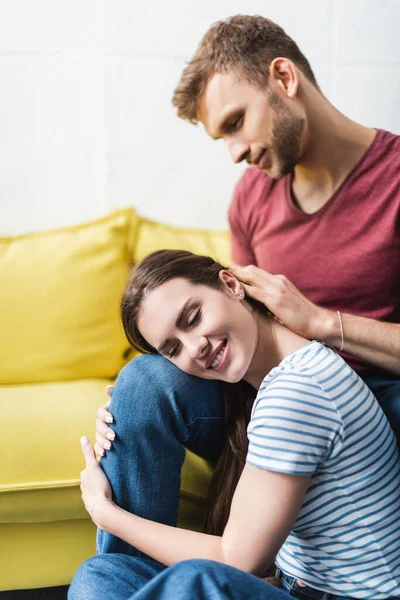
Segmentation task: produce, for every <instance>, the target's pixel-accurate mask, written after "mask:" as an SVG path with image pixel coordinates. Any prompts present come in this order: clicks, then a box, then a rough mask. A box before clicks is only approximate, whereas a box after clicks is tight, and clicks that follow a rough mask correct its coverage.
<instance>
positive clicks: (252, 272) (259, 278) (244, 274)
mask: <svg viewBox="0 0 400 600" xmlns="http://www.w3.org/2000/svg"><path fill="white" fill-rule="evenodd" d="M229 270H230V271H231V273H232V274H233V275H234V276H235V277H237V279H239V281H242V282H244V283H248V284H250V285H259V286H260V287H263V286H265V285H266V284H267V283H269V282H271V283H272V282H273V281H274V278H275V275H271V273H268V272H267V271H263V269H260V268H259V267H255V266H254V265H248V266H247V267H232V268H231V269H229Z"/></svg>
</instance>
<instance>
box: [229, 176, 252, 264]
mask: <svg viewBox="0 0 400 600" xmlns="http://www.w3.org/2000/svg"><path fill="white" fill-rule="evenodd" d="M245 187H246V186H245V176H244V175H243V176H242V178H241V179H240V180H239V182H238V184H237V185H236V188H235V191H234V193H233V199H232V203H231V206H230V209H229V215H228V217H229V226H230V229H231V256H232V261H233V262H234V263H235V264H237V265H243V266H245V265H255V264H257V263H256V257H255V255H254V252H253V249H252V247H251V236H250V231H249V226H248V224H246V217H245V211H244V206H243V194H244V193H245Z"/></svg>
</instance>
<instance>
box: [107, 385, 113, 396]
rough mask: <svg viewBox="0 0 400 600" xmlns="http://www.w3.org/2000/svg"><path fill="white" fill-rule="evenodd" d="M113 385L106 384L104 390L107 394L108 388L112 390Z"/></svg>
mask: <svg viewBox="0 0 400 600" xmlns="http://www.w3.org/2000/svg"><path fill="white" fill-rule="evenodd" d="M113 387H114V386H113V385H106V392H107V394H108V392H109V391H110V390H112V389H113Z"/></svg>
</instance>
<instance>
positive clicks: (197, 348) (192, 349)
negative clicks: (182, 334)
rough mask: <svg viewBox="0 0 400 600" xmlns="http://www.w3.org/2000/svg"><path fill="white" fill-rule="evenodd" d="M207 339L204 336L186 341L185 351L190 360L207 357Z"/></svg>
mask: <svg viewBox="0 0 400 600" xmlns="http://www.w3.org/2000/svg"><path fill="white" fill-rule="evenodd" d="M207 347H208V339H207V338H206V337H204V336H201V337H196V338H190V339H188V340H187V350H188V354H189V357H190V358H191V359H192V360H197V359H199V358H204V357H205V356H207Z"/></svg>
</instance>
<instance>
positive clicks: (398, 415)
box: [364, 377, 400, 447]
mask: <svg viewBox="0 0 400 600" xmlns="http://www.w3.org/2000/svg"><path fill="white" fill-rule="evenodd" d="M364 381H365V383H366V384H367V386H368V387H369V389H370V390H371V391H372V393H373V394H374V395H375V397H376V398H377V400H378V402H379V404H380V405H381V407H382V410H383V412H384V413H385V415H386V417H387V419H388V421H389V423H390V425H391V427H392V429H393V431H394V434H395V436H396V438H397V445H398V446H399V447H400V379H394V378H393V379H389V378H388V379H382V378H379V377H365V378H364Z"/></svg>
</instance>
